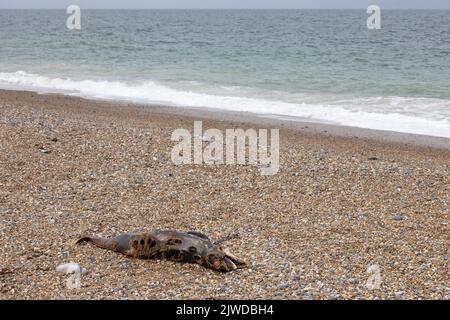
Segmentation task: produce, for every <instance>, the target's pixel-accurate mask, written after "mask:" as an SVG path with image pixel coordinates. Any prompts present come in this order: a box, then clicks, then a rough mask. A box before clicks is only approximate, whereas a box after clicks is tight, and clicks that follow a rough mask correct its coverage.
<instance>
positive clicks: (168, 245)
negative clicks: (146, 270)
mask: <svg viewBox="0 0 450 320" xmlns="http://www.w3.org/2000/svg"><path fill="white" fill-rule="evenodd" d="M84 241H86V242H91V243H93V244H94V245H96V246H97V247H100V248H103V249H108V250H112V251H115V252H120V253H122V254H124V255H127V256H130V257H134V258H138V259H166V260H170V261H175V262H186V263H196V264H199V265H201V266H203V267H206V268H210V269H213V270H216V271H220V272H229V271H232V270H235V269H240V268H243V267H245V266H246V263H245V262H244V261H242V260H241V259H239V258H237V257H236V256H234V255H233V254H231V253H230V252H229V251H228V250H226V249H224V248H223V247H222V246H221V245H220V244H218V243H217V242H216V243H214V242H212V241H211V240H210V239H209V238H208V237H207V236H206V235H204V234H202V233H200V232H195V231H189V232H178V231H171V230H156V231H152V232H148V233H126V234H122V235H119V236H117V237H114V238H98V237H82V238H80V239H78V240H77V241H76V242H75V243H76V244H78V243H81V242H84Z"/></svg>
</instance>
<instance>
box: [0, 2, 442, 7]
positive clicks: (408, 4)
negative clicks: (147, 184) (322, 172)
mask: <svg viewBox="0 0 450 320" xmlns="http://www.w3.org/2000/svg"><path fill="white" fill-rule="evenodd" d="M70 4H76V5H79V6H80V7H81V8H85V9H88V8H131V9H138V8H149V9H150V8H157V9H162V8H170V9H173V8H195V9H198V8H254V9H266V8H319V9H326V8H339V9H349V8H355V9H364V8H367V7H368V6H369V5H371V4H377V5H379V6H380V7H381V8H382V9H383V8H385V9H393V8H399V9H424V8H429V9H450V0H0V9H13V8H21V9H22V8H55V9H57V8H66V7H67V6H68V5H70Z"/></svg>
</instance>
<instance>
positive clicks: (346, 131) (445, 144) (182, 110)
mask: <svg viewBox="0 0 450 320" xmlns="http://www.w3.org/2000/svg"><path fill="white" fill-rule="evenodd" d="M2 92H12V93H21V92H29V93H34V94H37V95H40V96H61V97H67V98H70V99H81V100H85V101H95V102H103V103H106V104H109V105H111V106H114V105H116V106H127V107H135V108H144V109H148V112H157V113H167V114H173V115H176V116H185V117H191V118H195V119H205V120H218V121H228V122H233V123H234V122H238V123H243V124H256V125H259V126H264V127H277V128H280V129H281V128H283V129H289V130H294V131H298V132H302V133H306V134H312V135H323V136H330V135H331V136H336V137H342V138H352V139H355V138H356V139H363V140H368V141H373V142H380V143H394V144H401V145H405V146H420V147H430V148H433V149H444V150H450V138H446V137H437V136H427V135H419V134H411V133H404V132H397V131H385V130H376V129H368V128H360V127H351V126H345V125H338V124H328V123H325V122H315V121H307V120H305V119H300V118H294V117H289V116H281V115H265V114H256V113H251V112H246V111H242V112H239V111H227V110H221V109H213V108H207V107H182V106H166V105H161V104H148V103H135V102H128V101H125V100H109V99H93V98H86V97H80V96H72V95H67V94H64V93H40V92H38V91H33V90H31V89H30V90H15V89H0V93H2Z"/></svg>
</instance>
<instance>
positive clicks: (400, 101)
mask: <svg viewBox="0 0 450 320" xmlns="http://www.w3.org/2000/svg"><path fill="white" fill-rule="evenodd" d="M0 87H3V88H8V89H11V88H15V89H26V90H32V91H37V92H59V93H64V94H67V95H76V96H82V97H88V98H96V99H109V100H125V101H131V102H138V103H149V104H156V103H159V104H166V105H171V106H180V107H205V108H213V109H221V110H227V111H239V112H251V113H256V114H259V115H263V116H271V115H276V116H286V117H289V118H290V119H293V120H295V119H298V120H302V121H305V120H306V121H312V122H327V123H334V124H338V125H346V126H354V127H360V128H368V129H377V130H388V131H397V132H404V133H413V134H421V135H429V136H438V137H447V138H450V116H449V113H450V101H449V100H443V99H431V98H416V97H367V98H366V97H363V98H361V97H354V98H350V99H349V98H346V99H336V98H334V99H329V100H328V101H327V100H326V99H320V100H317V101H315V100H314V99H305V102H301V101H299V102H292V101H280V100H271V99H267V97H264V98H259V97H255V96H252V97H243V96H242V95H240V96H227V95H215V94H206V93H200V92H194V91H189V90H180V89H174V88H170V87H168V86H165V85H161V84H159V83H157V82H155V81H143V82H141V83H138V84H133V83H129V82H121V81H107V80H104V81H98V80H96V81H94V80H73V79H71V78H50V77H47V76H43V75H38V74H34V73H27V72H25V71H17V72H0ZM277 98H279V96H278V95H277Z"/></svg>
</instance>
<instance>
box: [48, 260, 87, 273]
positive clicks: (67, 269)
mask: <svg viewBox="0 0 450 320" xmlns="http://www.w3.org/2000/svg"><path fill="white" fill-rule="evenodd" d="M56 271H58V272H60V273H64V274H72V273H79V274H85V273H86V272H87V271H86V269H84V268H82V267H81V266H80V265H79V264H78V263H74V262H71V263H65V264H60V265H59V266H57V267H56Z"/></svg>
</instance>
